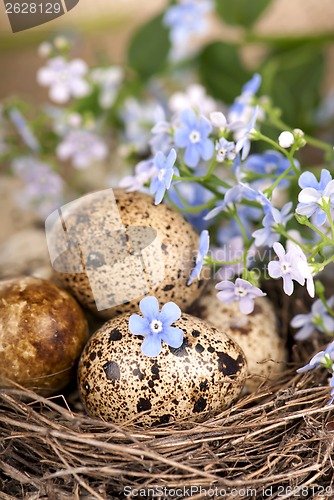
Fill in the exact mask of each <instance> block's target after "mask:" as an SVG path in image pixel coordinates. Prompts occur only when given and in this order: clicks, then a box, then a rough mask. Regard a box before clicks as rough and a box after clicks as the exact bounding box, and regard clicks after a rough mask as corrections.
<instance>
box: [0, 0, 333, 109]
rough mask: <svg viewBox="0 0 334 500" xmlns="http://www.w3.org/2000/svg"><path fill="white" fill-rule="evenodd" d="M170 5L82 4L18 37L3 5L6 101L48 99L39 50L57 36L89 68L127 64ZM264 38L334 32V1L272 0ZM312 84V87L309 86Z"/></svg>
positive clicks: (151, 1) (231, 32)
mask: <svg viewBox="0 0 334 500" xmlns="http://www.w3.org/2000/svg"><path fill="white" fill-rule="evenodd" d="M166 5H167V2H166V1H165V0H140V2H138V1H137V0H94V1H92V0H80V2H79V4H78V5H77V6H76V7H75V8H74V9H73V10H72V11H70V12H68V13H67V14H66V15H64V16H62V17H60V18H58V19H55V20H53V21H51V22H49V23H47V24H44V25H42V26H38V27H36V28H32V29H30V30H27V31H23V32H19V33H15V34H13V33H12V32H11V29H10V24H9V21H8V19H7V16H6V14H5V8H4V5H3V3H0V68H1V78H0V99H2V98H4V97H6V96H8V94H13V93H14V94H15V93H17V94H20V95H23V96H27V97H29V98H34V99H35V100H36V101H42V100H43V99H45V98H46V95H47V93H46V91H45V92H43V90H41V89H40V88H39V87H37V85H36V78H35V75H36V70H37V68H39V67H40V65H41V60H40V58H39V57H38V55H37V47H38V45H39V44H40V43H41V42H42V41H44V40H47V39H50V38H52V37H53V36H54V35H55V34H57V33H63V34H66V33H67V34H68V33H70V34H71V36H72V37H73V36H75V37H76V38H77V40H78V44H77V46H76V51H77V52H78V53H80V57H82V58H83V59H85V60H86V61H87V62H88V63H90V62H92V61H96V58H97V57H98V56H99V57H106V58H108V60H109V61H110V62H111V63H116V64H119V63H122V62H123V61H124V57H125V51H126V47H127V43H128V41H129V39H130V37H131V34H132V33H133V32H134V30H135V29H136V27H137V26H139V25H141V24H142V23H143V22H145V20H147V19H149V18H150V17H152V16H154V15H155V14H157V13H159V12H161V11H162V9H163V8H165V7H166ZM256 31H257V33H258V34H261V35H264V36H265V35H269V36H272V35H279V36H282V35H288V36H303V35H306V36H308V35H310V34H323V33H329V32H334V2H333V1H332V0H321V1H319V0H272V2H271V4H270V5H269V6H268V8H267V9H266V10H265V12H264V13H263V15H262V16H261V18H260V19H259V20H258V22H257V23H256ZM238 33H239V29H238V28H234V27H231V26H230V25H228V24H223V31H222V27H221V26H219V27H218V26H216V29H213V30H212V31H211V33H210V37H211V38H215V39H216V38H217V36H219V35H223V37H224V39H231V40H236V39H237V38H238ZM262 51H263V47H261V46H255V47H254V46H253V45H252V46H249V47H247V48H245V49H244V51H243V52H244V57H245V61H246V62H247V63H248V64H249V65H250V66H252V63H253V62H254V61H255V60H257V59H258V58H259V57H261V55H262ZM305 83H306V82H305ZM333 85H334V44H328V47H327V58H326V73H325V77H324V80H323V86H322V89H323V91H324V92H325V91H328V90H329V89H330V88H331V87H332V86H333Z"/></svg>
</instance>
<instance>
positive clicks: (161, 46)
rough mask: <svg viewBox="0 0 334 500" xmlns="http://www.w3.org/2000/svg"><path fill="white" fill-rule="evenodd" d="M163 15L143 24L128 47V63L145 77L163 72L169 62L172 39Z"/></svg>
mask: <svg viewBox="0 0 334 500" xmlns="http://www.w3.org/2000/svg"><path fill="white" fill-rule="evenodd" d="M162 17H163V16H162V14H161V15H159V16H157V17H154V18H153V19H151V20H150V21H149V22H148V23H147V24H145V25H144V26H141V27H140V28H139V30H138V31H136V33H135V34H134V36H133V37H132V39H131V41H130V44H129V47H128V54H127V60H128V64H129V65H130V66H131V67H132V68H134V69H135V70H136V71H137V72H138V73H139V75H140V76H141V77H142V78H144V79H147V78H149V77H150V76H152V75H154V74H156V73H159V72H161V71H162V70H163V69H164V68H165V66H166V63H167V56H168V52H169V49H170V41H169V32H168V29H167V28H166V27H165V26H164V25H163V23H162Z"/></svg>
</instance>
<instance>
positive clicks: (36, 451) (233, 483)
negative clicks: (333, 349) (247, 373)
mask: <svg viewBox="0 0 334 500" xmlns="http://www.w3.org/2000/svg"><path fill="white" fill-rule="evenodd" d="M274 298H275V297H274ZM284 300H286V298H284ZM298 300H299V299H298V298H297V302H295V303H294V306H293V309H294V314H295V313H296V312H298V307H299V306H301V307H303V301H302V300H300V304H299V306H298ZM275 304H277V301H276V302H275ZM290 310H291V303H290V302H289V303H287V302H282V300H281V302H280V305H279V313H280V320H281V327H282V332H283V334H284V332H285V333H287V334H289V331H288V322H289V316H290V312H291V311H290ZM289 311H290V312H289ZM287 338H288V343H290V344H291V345H290V363H289V366H288V369H287V371H286V372H285V373H284V374H283V375H282V376H281V377H280V379H279V380H276V381H271V382H270V384H269V383H266V384H265V385H263V386H262V387H260V388H259V389H258V390H257V392H255V393H253V394H250V395H244V396H243V397H241V398H240V399H239V400H238V401H237V402H236V403H235V404H234V405H233V406H231V407H230V408H228V409H226V410H225V411H223V412H222V413H220V414H219V415H216V416H212V415H210V414H207V416H206V418H205V419H204V420H203V421H202V422H200V423H199V422H194V421H191V420H187V421H183V422H178V423H175V422H174V423H170V424H165V425H161V426H157V427H153V428H149V429H147V428H144V427H142V426H140V423H139V422H136V421H129V422H127V423H124V424H122V425H114V424H111V423H106V422H103V421H100V420H96V419H94V418H90V417H88V416H87V415H86V414H85V413H84V411H83V408H82V405H81V403H80V400H79V397H78V393H77V391H76V388H75V387H74V386H73V387H70V388H68V389H67V391H66V392H65V393H64V394H62V395H58V396H56V397H53V398H48V399H46V398H43V397H42V396H39V395H37V394H35V393H34V392H31V391H28V390H26V389H22V388H13V389H7V390H2V391H1V392H0V485H1V487H0V491H1V492H0V499H17V498H24V499H30V500H31V499H40V498H48V499H52V500H53V499H57V500H58V499H60V500H62V499H66V498H69V499H79V498H80V499H94V498H98V499H114V498H125V497H129V496H130V495H133V496H137V497H139V498H171V497H174V498H186V497H189V496H192V498H193V499H197V498H206V497H207V498H209V497H216V498H244V499H245V498H256V499H262V498H263V499H264V498H267V499H268V498H280V499H283V498H296V497H297V498H333V497H334V484H333V463H332V458H331V457H332V455H333V448H334V434H333V431H334V418H333V416H332V412H331V406H328V405H327V406H326V404H325V402H326V400H327V399H328V394H329V390H328V386H327V375H326V373H325V372H324V371H321V370H319V371H316V372H312V373H311V374H307V375H305V374H304V375H297V374H296V371H295V370H296V368H297V367H298V366H301V364H303V363H305V362H307V361H308V360H309V357H310V355H312V354H313V353H314V351H315V350H317V349H318V348H319V347H321V345H320V344H321V341H317V340H316V339H315V340H313V341H312V343H311V342H309V343H304V344H303V347H300V346H298V347H297V346H296V345H294V344H293V342H291V341H289V338H291V335H290V334H289V335H287ZM322 344H324V341H323V339H322Z"/></svg>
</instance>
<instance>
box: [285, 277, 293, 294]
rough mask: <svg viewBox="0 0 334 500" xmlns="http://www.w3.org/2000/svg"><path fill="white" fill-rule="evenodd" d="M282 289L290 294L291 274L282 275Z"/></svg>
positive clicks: (291, 288)
mask: <svg viewBox="0 0 334 500" xmlns="http://www.w3.org/2000/svg"><path fill="white" fill-rule="evenodd" d="M283 290H284V293H286V294H287V295H292V292H293V281H292V278H291V276H288V275H287V274H286V275H284V276H283Z"/></svg>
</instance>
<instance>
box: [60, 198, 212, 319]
mask: <svg viewBox="0 0 334 500" xmlns="http://www.w3.org/2000/svg"><path fill="white" fill-rule="evenodd" d="M114 195H115V200H116V203H117V208H118V212H119V214H120V216H121V219H122V223H123V226H124V227H125V234H126V240H124V242H123V246H122V245H121V244H120V246H119V248H118V246H117V244H115V243H113V245H111V243H110V242H111V238H112V234H113V232H114V231H115V229H117V228H118V227H119V220H117V218H116V215H115V211H114V210H113V198H112V197H111V196H110V191H109V190H106V191H102V192H99V193H98V196H97V197H93V198H91V197H83V198H81V199H80V200H77V202H76V203H77V205H76V210H75V213H73V214H71V215H69V216H67V217H66V227H67V232H68V234H70V235H71V237H70V241H69V242H68V247H67V251H66V252H63V249H61V248H59V254H62V255H60V257H59V259H58V262H57V265H58V269H59V265H61V266H62V270H63V271H64V270H65V271H68V272H58V273H57V276H58V278H59V279H60V281H61V283H62V284H63V285H64V286H65V287H66V288H68V289H70V290H71V292H72V293H73V295H74V296H75V297H76V298H77V300H78V301H79V302H80V303H81V304H82V305H83V306H85V307H87V308H89V309H90V310H91V311H92V312H94V313H95V314H97V315H98V316H100V317H102V318H107V319H108V318H112V317H115V316H117V315H118V314H122V313H124V312H129V311H135V310H137V309H138V304H139V301H140V300H141V299H142V298H143V297H144V296H145V295H154V296H155V297H156V298H157V299H158V300H159V302H160V304H161V305H162V304H164V303H165V302H168V301H169V300H172V301H173V302H175V303H176V304H178V305H179V306H180V307H181V309H185V308H186V307H187V306H189V305H190V304H191V303H192V302H193V301H194V300H196V298H197V297H198V296H199V294H200V291H201V287H202V285H203V281H198V280H197V279H195V280H194V281H193V283H192V284H191V285H190V286H187V281H188V278H189V275H190V273H191V270H192V268H193V266H194V260H193V259H194V257H195V256H196V255H197V247H198V239H199V238H198V235H197V233H196V232H195V231H194V229H193V228H192V226H191V225H190V224H189V223H188V222H187V221H186V220H185V219H184V218H183V217H182V215H181V214H180V213H178V212H176V211H175V210H174V209H173V208H171V207H170V206H168V205H166V204H163V203H161V204H159V205H154V200H153V198H152V197H151V196H149V195H147V194H144V193H139V192H132V193H126V192H125V191H124V190H122V189H115V190H114ZM60 227H61V226H60ZM143 227H149V228H153V230H154V231H156V233H157V238H156V239H155V240H154V241H153V242H151V244H150V245H145V243H144V244H143V241H142V240H143V232H142V228H143ZM57 231H59V227H58V229H56V230H54V234H51V238H52V240H53V245H54V247H55V249H57V245H58V246H59V245H60V243H59V241H60V238H59V234H58V232H57ZM130 231H131V238H132V240H131V241H132V242H136V244H137V243H138V244H139V245H140V244H141V245H142V246H144V247H145V248H144V249H143V250H142V256H143V259H144V261H145V265H144V275H145V280H142V279H140V278H138V274H137V275H136V273H138V269H132V268H131V266H130V265H127V264H126V265H125V266H124V261H122V259H120V258H119V256H120V255H125V252H126V251H127V250H129V235H130ZM83 240H84V242H85V248H86V249H85V251H86V254H88V265H89V266H91V267H90V271H92V270H93V271H94V273H95V276H96V277H97V279H96V280H95V281H96V284H97V286H98V290H99V292H98V296H99V297H105V299H106V300H107V301H108V300H109V298H110V299H111V300H113V301H114V305H112V307H109V305H110V302H109V303H108V305H107V307H106V308H104V309H103V310H99V311H98V310H97V307H96V303H95V300H94V296H93V293H92V288H91V286H90V284H89V280H88V276H87V272H86V269H87V262H86V268H85V266H84V264H83V260H82V256H80V252H79V251H78V246H77V241H79V242H82V241H83ZM137 258H138V259H139V257H137ZM134 259H135V257H134ZM106 262H113V265H114V266H117V267H116V270H115V268H113V269H114V270H113V272H112V273H111V272H110V269H109V268H108V267H107V266H106V265H105V263H106ZM162 262H163V264H164V267H163V269H164V279H163V280H162V281H161V280H160V281H159V276H160V275H161V263H162ZM74 266H76V268H77V269H78V268H79V269H81V270H82V271H83V272H80V273H74V272H73V268H74ZM134 290H135V293H136V295H135V298H132V299H131V300H129V299H127V297H128V296H129V294H130V293H131V294H134ZM95 296H96V294H95ZM122 297H123V298H124V297H126V299H125V300H124V301H123V303H122ZM132 297H133V295H132ZM119 299H120V300H119ZM99 309H101V308H99Z"/></svg>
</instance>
